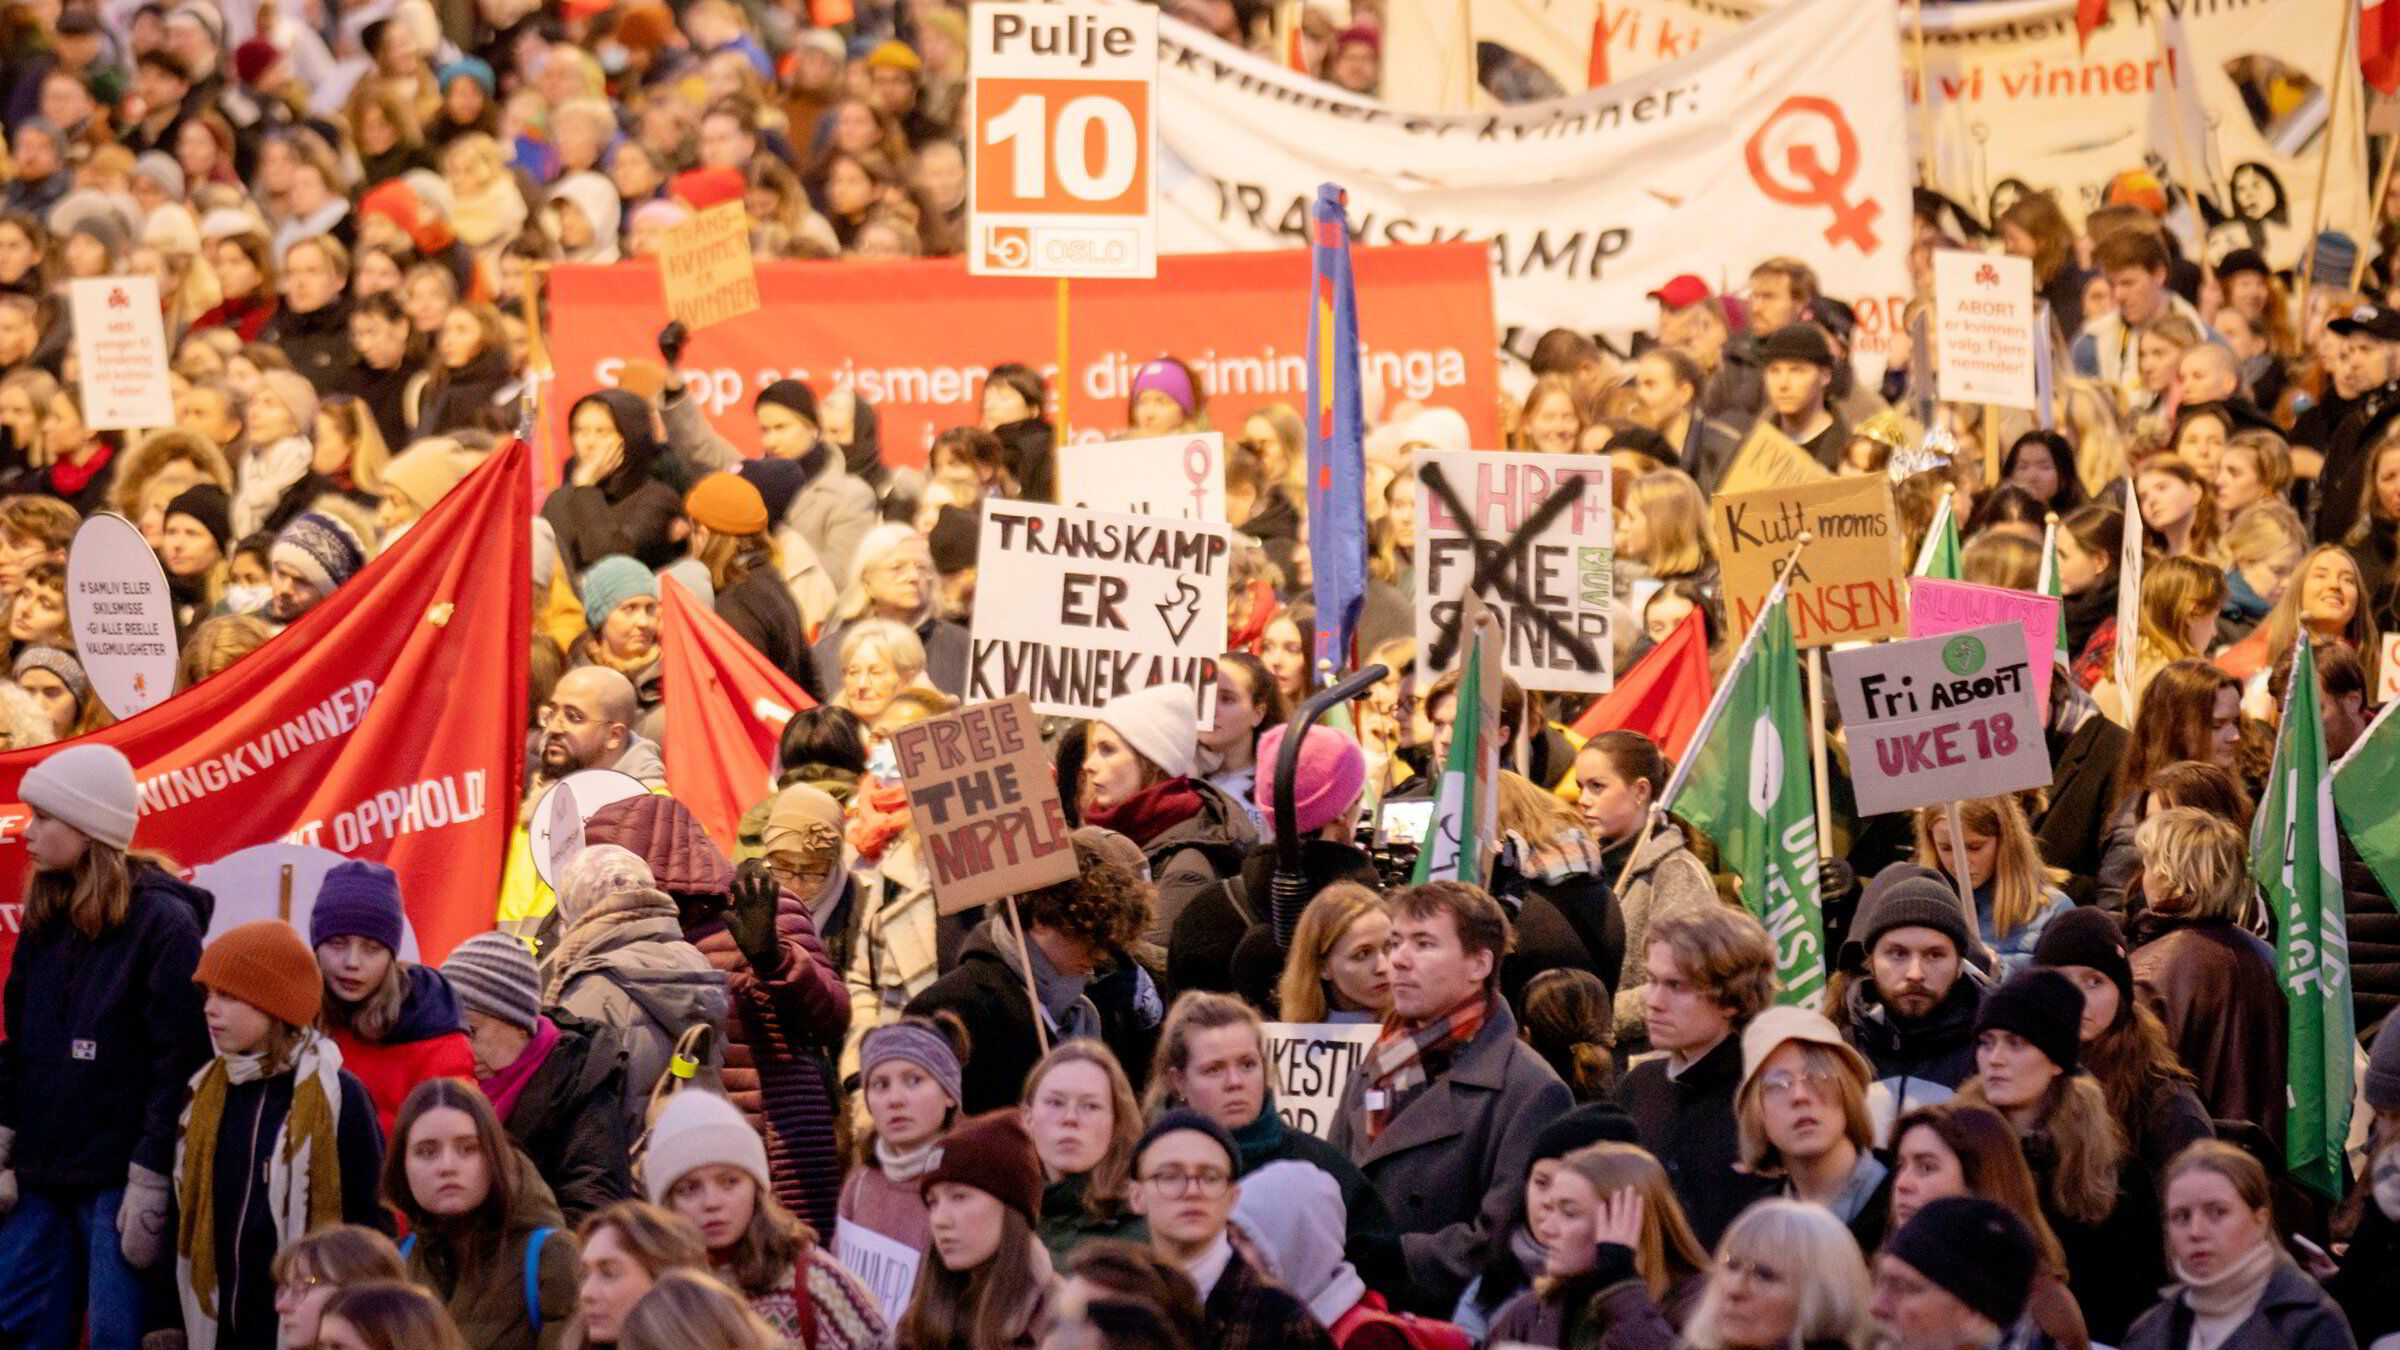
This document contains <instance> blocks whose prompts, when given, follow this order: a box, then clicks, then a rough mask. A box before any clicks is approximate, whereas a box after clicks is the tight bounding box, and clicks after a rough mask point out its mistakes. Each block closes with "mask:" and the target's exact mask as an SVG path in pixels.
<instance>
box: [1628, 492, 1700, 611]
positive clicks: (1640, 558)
mask: <svg viewBox="0 0 2400 1350" xmlns="http://www.w3.org/2000/svg"><path fill="white" fill-rule="evenodd" d="M1617 554H1618V556H1620V557H1626V558H1631V559H1633V560H1634V561H1636V562H1639V563H1641V564H1642V565H1643V566H1644V567H1645V568H1647V569H1648V571H1649V575H1650V576H1651V577H1653V578H1655V579H1656V580H1659V581H1672V580H1675V579H1676V578H1678V577H1691V578H1695V579H1698V580H1701V581H1703V582H1704V583H1705V584H1706V585H1707V586H1708V587H1709V588H1710V589H1711V590H1713V589H1715V586H1716V575H1717V566H1716V560H1715V559H1713V558H1711V557H1710V556H1709V547H1708V502H1707V500H1706V499H1705V498H1703V497H1702V496H1701V495H1700V485H1699V484H1697V483H1695V482H1693V481H1692V479H1691V475H1689V474H1686V473H1685V472H1683V470H1681V469H1654V470H1652V471H1651V472H1649V473H1646V474H1643V475H1642V476H1641V477H1639V478H1637V479H1635V480H1633V488H1632V490H1631V491H1629V492H1627V493H1626V494H1625V507H1624V509H1623V510H1622V511H1620V512H1619V513H1618V515H1617Z"/></svg>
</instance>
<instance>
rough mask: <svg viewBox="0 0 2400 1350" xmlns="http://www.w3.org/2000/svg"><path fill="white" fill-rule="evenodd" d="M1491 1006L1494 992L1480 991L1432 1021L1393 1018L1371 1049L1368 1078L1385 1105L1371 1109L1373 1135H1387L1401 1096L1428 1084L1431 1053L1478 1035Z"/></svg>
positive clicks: (1370, 1132)
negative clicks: (1386, 1132)
mask: <svg viewBox="0 0 2400 1350" xmlns="http://www.w3.org/2000/svg"><path fill="white" fill-rule="evenodd" d="M1491 1010H1492V999H1491V995H1489V994H1487V993H1483V992H1477V993H1474V994H1471V995H1469V996H1468V997H1467V1000H1466V1001H1465V1002H1464V1003H1461V1004H1459V1005H1458V1006H1457V1007H1455V1008H1452V1009H1451V1010H1450V1011H1448V1012H1446V1013H1444V1014H1442V1015H1441V1016H1439V1017H1437V1018H1434V1019H1433V1020H1432V1021H1430V1022H1422V1023H1419V1024H1417V1025H1415V1026H1411V1025H1409V1024H1408V1023H1407V1022H1404V1021H1402V1020H1401V1019H1399V1018H1398V1017H1393V1018H1391V1019H1389V1020H1387V1021H1386V1022H1385V1023H1384V1024H1383V1034H1382V1035H1380V1036H1377V1037H1376V1038H1375V1048H1374V1049H1372V1050H1370V1051H1368V1052H1367V1064H1366V1069H1367V1082H1368V1083H1369V1084H1370V1085H1371V1086H1372V1087H1373V1088H1374V1089H1375V1090H1376V1091H1377V1092H1379V1093H1381V1094H1382V1096H1381V1098H1380V1103H1381V1104H1380V1105H1371V1106H1369V1107H1368V1108H1367V1138H1369V1139H1375V1138H1377V1137H1379V1136H1381V1135H1382V1133H1383V1127H1384V1126H1386V1125H1389V1124H1391V1123H1392V1117H1393V1116H1395V1115H1397V1114H1398V1113H1399V1109H1398V1108H1399V1102H1400V1097H1401V1095H1402V1094H1404V1093H1406V1092H1408V1091H1410V1090H1411V1089H1414V1088H1417V1087H1420V1086H1422V1085H1423V1084H1424V1082H1425V1080H1426V1078H1427V1077H1428V1075H1427V1074H1426V1072H1425V1058H1426V1056H1428V1055H1448V1054H1453V1053H1455V1052H1456V1051H1457V1050H1458V1049H1459V1048H1460V1047H1462V1046H1464V1045H1465V1044H1466V1043H1467V1042H1469V1041H1471V1040H1474V1039H1475V1033H1477V1032H1479V1031H1481V1030H1483V1019H1484V1018H1486V1017H1488V1016H1490V1015H1491Z"/></svg>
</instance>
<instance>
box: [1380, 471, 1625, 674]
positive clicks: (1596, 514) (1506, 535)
mask: <svg viewBox="0 0 2400 1350" xmlns="http://www.w3.org/2000/svg"><path fill="white" fill-rule="evenodd" d="M1428 469H1437V470H1439V471H1440V474H1441V476H1442V479H1443V481H1444V482H1446V483H1448V484H1449V486H1450V490H1451V491H1452V492H1453V493H1455V494H1457V497H1458V501H1459V505H1460V506H1462V507H1464V508H1465V509H1466V512H1467V514H1466V516H1465V517H1463V518H1462V517H1460V516H1458V515H1457V514H1455V513H1453V512H1452V511H1451V510H1450V508H1449V507H1448V506H1447V505H1446V504H1445V503H1444V502H1443V500H1442V497H1441V494H1439V493H1437V492H1435V491H1434V490H1433V488H1432V487H1431V485H1430V484H1429V483H1428V482H1427V480H1426V476H1425V475H1426V471H1427V470H1428ZM1413 471H1414V472H1415V474H1416V475H1417V599H1416V606H1417V625H1416V631H1417V655H1418V659H1419V660H1428V658H1429V657H1430V656H1431V654H1432V653H1433V651H1434V647H1435V644H1436V643H1437V642H1438V641H1439V639H1440V638H1441V636H1442V635H1443V634H1444V633H1445V632H1448V631H1450V630H1452V629H1454V628H1456V627H1457V625H1458V609H1459V599H1460V597H1461V596H1462V595H1463V594H1465V592H1466V589H1467V585H1468V583H1469V582H1470V581H1471V580H1473V579H1474V576H1475V573H1476V572H1477V570H1478V569H1479V567H1480V565H1481V564H1482V563H1483V562H1484V561H1485V560H1486V558H1487V557H1489V556H1491V555H1492V554H1494V553H1497V552H1499V551H1501V550H1504V549H1507V548H1508V546H1509V544H1510V542H1511V540H1512V539H1514V537H1515V536H1516V534H1517V531H1518V529H1519V528H1520V527H1521V526H1523V525H1524V524H1525V523H1526V522H1527V521H1529V520H1531V519H1532V518H1533V517H1534V516H1535V515H1536V514H1538V513H1539V512H1540V511H1541V509H1542V507H1543V505H1544V504H1545V503H1546V502H1548V501H1549V500H1550V498H1551V497H1552V496H1553V495H1555V494H1557V493H1558V492H1560V491H1563V490H1567V489H1569V488H1573V487H1578V486H1579V487H1580V491H1579V493H1578V495H1577V496H1576V497H1575V498H1574V502H1573V504H1572V505H1570V506H1568V507H1567V508H1566V509H1565V510H1564V511H1562V512H1561V513H1560V514H1559V515H1558V516H1557V517H1555V518H1554V519H1553V520H1552V521H1551V522H1550V524H1549V525H1548V526H1547V527H1545V528H1544V529H1543V530H1541V532H1540V533H1538V534H1536V535H1534V536H1532V537H1530V538H1528V539H1525V540H1522V541H1520V542H1519V543H1518V546H1517V548H1516V549H1515V550H1514V555H1515V556H1514V561H1512V562H1510V563H1509V564H1508V565H1507V566H1506V567H1505V568H1504V569H1501V570H1500V571H1499V572H1497V573H1496V574H1495V575H1494V576H1493V578H1492V580H1491V581H1490V583H1489V584H1487V585H1485V586H1484V587H1483V588H1482V590H1481V595H1482V599H1483V602H1484V603H1485V604H1486V605H1488V606H1490V607H1491V611H1492V617H1493V619H1494V620H1495V621H1497V622H1498V623H1499V625H1500V632H1501V634H1502V636H1503V651H1504V653H1505V658H1506V659H1505V664H1506V667H1507V670H1508V673H1509V675H1510V676H1512V677H1513V678H1515V680H1516V682H1517V683H1518V684H1520V685H1522V686H1524V687H1525V688H1527V689H1558V690H1564V691H1567V692H1569V693H1579V694H1597V693H1604V692H1606V691H1608V690H1609V689H1612V688H1614V687H1615V686H1616V671H1615V662H1616V656H1615V644H1614V641H1613V637H1612V634H1611V632H1610V625H1611V624H1612V623H1614V622H1615V618H1616V594H1615V589H1614V586H1613V584H1612V580H1613V574H1614V570H1615V566H1616V540H1615V526H1614V523H1613V522H1614V515H1613V512H1612V511H1611V509H1610V497H1609V487H1608V473H1609V463H1608V457H1607V456H1606V455H1542V454H1533V453H1530V452H1526V453H1519V452H1495V451H1485V450H1466V451H1456V450H1420V451H1418V452H1417V460H1416V465H1415V468H1414V470H1413ZM1543 615H1547V616H1549V617H1550V618H1551V619H1554V620H1556V621H1557V623H1558V624H1559V625H1560V626H1562V627H1563V628H1565V629H1566V630H1567V631H1568V632H1571V633H1573V634H1574V635H1575V636H1576V637H1578V638H1580V639H1582V640H1583V642H1584V644H1585V645H1586V646H1587V647H1588V649H1589V652H1590V654H1591V656H1592V657H1593V658H1594V659H1593V660H1592V661H1591V662H1589V663H1587V662H1585V661H1584V660H1583V659H1582V656H1581V654H1579V653H1578V652H1576V650H1575V649H1574V648H1573V647H1572V646H1571V645H1569V644H1567V643H1565V642H1563V641H1561V640H1560V639H1559V634H1558V633H1557V632H1556V631H1555V630H1554V629H1553V628H1552V627H1551V626H1550V625H1549V624H1548V623H1545V622H1544V621H1543V618H1542V616H1543ZM1465 651H1466V644H1465V643H1464V642H1463V641H1462V642H1459V643H1457V644H1456V650H1454V651H1452V652H1451V653H1450V659H1449V661H1448V662H1447V663H1445V664H1444V665H1443V666H1442V667H1441V668H1440V669H1438V670H1437V669H1435V668H1434V667H1433V665H1432V664H1430V662H1429V661H1428V664H1427V665H1426V667H1425V675H1426V677H1427V678H1428V681H1429V682H1430V677H1432V676H1434V675H1439V674H1442V673H1444V672H1445V671H1448V670H1450V669H1454V668H1455V667H1456V666H1457V665H1458V663H1459V661H1460V660H1461V659H1462V657H1463V656H1464V653H1465Z"/></svg>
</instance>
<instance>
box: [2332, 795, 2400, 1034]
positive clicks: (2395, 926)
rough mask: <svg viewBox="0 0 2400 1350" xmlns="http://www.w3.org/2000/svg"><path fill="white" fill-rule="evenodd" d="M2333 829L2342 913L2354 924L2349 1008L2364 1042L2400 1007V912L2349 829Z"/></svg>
mask: <svg viewBox="0 0 2400 1350" xmlns="http://www.w3.org/2000/svg"><path fill="white" fill-rule="evenodd" d="M2334 828H2335V829H2336V830H2337V831H2339V833H2340V838H2341V846H2342V908H2343V909H2344V910H2346V911H2347V912H2348V917H2349V920H2350V1003H2351V1007H2352V1009H2353V1011H2354V1014H2355V1016H2356V1018H2357V1021H2358V1036H2359V1039H2360V1040H2362V1041H2363V1040H2365V1039H2366V1037H2367V1035H2368V1033H2370V1032H2372V1031H2373V1030H2374V1029H2375V1028H2376V1027H2379V1026H2381V1025H2383V1019H2384V1017H2385V1016H2386V1015H2387V1014H2389V1013H2390V1012H2391V1011H2392V1009H2393V1008H2396V1007H2400V908H2394V906H2393V904H2392V900H2391V897H2390V896H2388V895H2385V894H2384V890H2383V882H2382V880H2381V879H2380V878H2378V877H2377V876H2376V875H2375V869H2373V868H2371V867H2369V866H2367V860H2366V859H2365V858H2362V857H2360V856H2359V852H2358V846H2357V845H2356V844H2353V843H2351V842H2350V828H2349V826H2347V825H2346V824H2343V823H2341V822H2340V821H2336V822H2335V825H2334Z"/></svg>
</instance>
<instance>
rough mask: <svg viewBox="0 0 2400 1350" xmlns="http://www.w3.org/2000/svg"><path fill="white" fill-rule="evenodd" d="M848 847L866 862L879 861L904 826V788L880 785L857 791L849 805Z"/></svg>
mask: <svg viewBox="0 0 2400 1350" xmlns="http://www.w3.org/2000/svg"><path fill="white" fill-rule="evenodd" d="M850 812H851V814H850V829H849V832H848V833H849V836H850V847H852V848H854V849H857V850H858V856H859V857H861V858H863V859H865V860H866V861H868V862H879V861H881V860H882V858H883V851H884V850H885V849H887V848H890V847H891V846H892V841H893V840H894V839H897V838H899V837H900V836H901V835H902V834H903V833H905V832H906V831H907V829H908V825H909V814H908V789H907V788H904V787H900V786H898V785H897V784H895V785H893V786H891V787H884V786H881V785H880V784H879V785H877V786H875V787H871V788H869V789H867V790H866V791H864V792H862V793H859V794H858V796H857V797H856V798H855V799H854V800H853V801H852V803H851V808H850Z"/></svg>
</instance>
